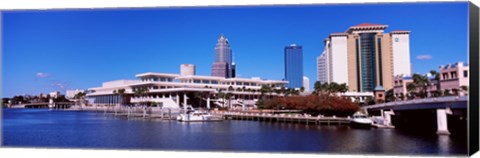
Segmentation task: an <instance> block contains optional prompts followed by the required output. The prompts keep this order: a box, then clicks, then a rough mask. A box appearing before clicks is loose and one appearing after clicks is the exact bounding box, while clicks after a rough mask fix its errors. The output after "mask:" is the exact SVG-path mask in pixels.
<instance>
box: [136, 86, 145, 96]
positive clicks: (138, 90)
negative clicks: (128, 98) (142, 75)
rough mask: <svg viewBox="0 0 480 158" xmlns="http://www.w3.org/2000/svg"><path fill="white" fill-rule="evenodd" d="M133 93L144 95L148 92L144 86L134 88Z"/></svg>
mask: <svg viewBox="0 0 480 158" xmlns="http://www.w3.org/2000/svg"><path fill="white" fill-rule="evenodd" d="M133 93H134V95H135V96H145V95H146V94H147V93H148V88H146V87H138V88H134V89H133Z"/></svg>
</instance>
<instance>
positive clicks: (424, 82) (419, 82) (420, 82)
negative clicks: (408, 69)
mask: <svg viewBox="0 0 480 158" xmlns="http://www.w3.org/2000/svg"><path fill="white" fill-rule="evenodd" d="M412 78H413V83H415V85H416V86H417V87H421V89H420V93H419V94H420V97H422V98H425V97H426V96H427V86H428V84H429V83H430V82H429V80H428V78H427V77H426V76H424V75H420V74H413V76H412Z"/></svg>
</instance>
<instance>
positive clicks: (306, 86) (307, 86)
mask: <svg viewBox="0 0 480 158" xmlns="http://www.w3.org/2000/svg"><path fill="white" fill-rule="evenodd" d="M303 88H304V90H305V92H308V91H310V79H308V77H307V76H303Z"/></svg>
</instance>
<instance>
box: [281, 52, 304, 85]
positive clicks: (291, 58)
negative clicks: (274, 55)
mask: <svg viewBox="0 0 480 158" xmlns="http://www.w3.org/2000/svg"><path fill="white" fill-rule="evenodd" d="M284 53H285V80H286V81H288V84H287V87H288V88H300V87H302V86H303V84H302V83H303V55H302V46H297V45H296V44H292V45H290V46H286V47H285V49H284Z"/></svg>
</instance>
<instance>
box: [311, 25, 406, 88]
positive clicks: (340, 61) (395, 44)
mask: <svg viewBox="0 0 480 158" xmlns="http://www.w3.org/2000/svg"><path fill="white" fill-rule="evenodd" d="M387 27H388V26H387V25H381V24H369V23H363V24H359V25H356V26H352V27H350V28H349V29H348V30H347V31H345V32H343V33H332V34H330V36H329V37H328V38H327V39H325V41H324V42H325V50H324V51H323V53H322V54H321V55H320V56H319V57H318V59H317V70H318V76H319V81H327V82H337V83H346V84H347V85H348V88H349V91H353V92H372V91H373V90H374V88H375V87H376V86H382V87H384V88H385V89H391V88H393V81H394V75H402V74H403V75H411V65H410V47H409V45H410V41H409V34H410V31H392V32H391V33H385V32H384V31H385V29H386V28H387Z"/></svg>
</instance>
